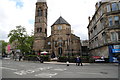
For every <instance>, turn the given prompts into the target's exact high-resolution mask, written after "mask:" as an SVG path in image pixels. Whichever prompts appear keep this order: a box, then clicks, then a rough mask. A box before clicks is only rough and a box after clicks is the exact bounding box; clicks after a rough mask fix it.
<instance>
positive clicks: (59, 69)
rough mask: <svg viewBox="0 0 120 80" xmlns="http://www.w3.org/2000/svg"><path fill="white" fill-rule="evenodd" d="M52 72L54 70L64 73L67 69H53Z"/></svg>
mask: <svg viewBox="0 0 120 80" xmlns="http://www.w3.org/2000/svg"><path fill="white" fill-rule="evenodd" d="M54 70H56V71H65V70H67V69H60V68H58V69H54Z"/></svg>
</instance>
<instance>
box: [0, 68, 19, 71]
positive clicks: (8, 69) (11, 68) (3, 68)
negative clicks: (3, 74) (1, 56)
mask: <svg viewBox="0 0 120 80" xmlns="http://www.w3.org/2000/svg"><path fill="white" fill-rule="evenodd" d="M0 68H1V69H8V70H13V71H16V70H17V69H12V68H7V67H0Z"/></svg>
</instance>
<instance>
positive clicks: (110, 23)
mask: <svg viewBox="0 0 120 80" xmlns="http://www.w3.org/2000/svg"><path fill="white" fill-rule="evenodd" d="M108 21H109V26H112V25H113V21H112V17H109V18H108Z"/></svg>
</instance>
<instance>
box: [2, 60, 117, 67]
mask: <svg viewBox="0 0 120 80" xmlns="http://www.w3.org/2000/svg"><path fill="white" fill-rule="evenodd" d="M3 59H6V60H10V59H11V58H3ZM22 61H25V62H36V63H40V62H39V61H27V60H22ZM44 64H59V65H66V64H67V63H66V62H57V61H44ZM82 64H83V66H84V65H100V64H101V65H106V64H107V65H116V66H118V63H82ZM69 65H76V63H69Z"/></svg>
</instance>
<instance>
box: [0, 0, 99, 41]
mask: <svg viewBox="0 0 120 80" xmlns="http://www.w3.org/2000/svg"><path fill="white" fill-rule="evenodd" d="M36 2H37V0H0V40H5V41H8V38H7V35H8V33H9V32H10V30H12V29H15V27H16V26H18V25H21V26H24V27H25V28H26V29H27V32H28V34H30V33H31V32H32V30H34V18H35V3H36ZM96 2H98V0H47V5H48V26H47V27H48V36H49V35H50V34H51V27H50V26H51V25H52V24H53V23H54V22H55V21H56V20H57V19H58V18H59V17H60V16H62V17H63V18H64V19H65V20H66V21H67V22H68V23H69V24H71V27H72V30H74V34H76V35H77V36H79V37H80V38H81V40H85V39H88V30H87V25H88V16H92V15H93V14H94V12H95V3H96Z"/></svg>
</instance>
